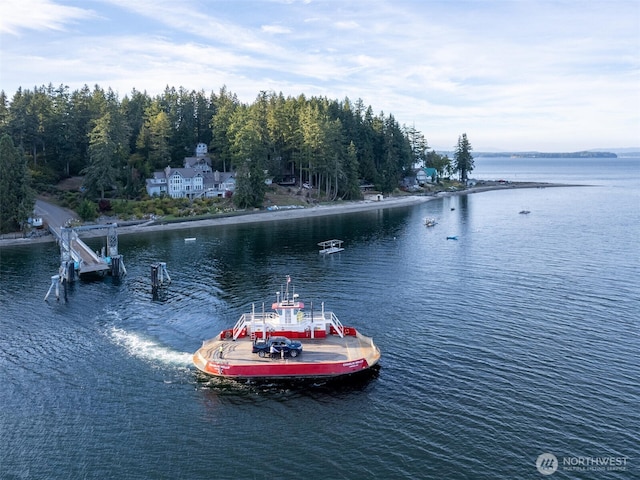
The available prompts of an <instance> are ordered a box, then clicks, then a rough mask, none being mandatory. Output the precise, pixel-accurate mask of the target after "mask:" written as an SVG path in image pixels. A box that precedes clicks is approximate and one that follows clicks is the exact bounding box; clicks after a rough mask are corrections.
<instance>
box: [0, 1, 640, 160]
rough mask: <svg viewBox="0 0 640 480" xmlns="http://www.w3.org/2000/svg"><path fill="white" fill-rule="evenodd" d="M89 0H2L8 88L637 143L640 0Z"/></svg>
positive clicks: (449, 136)
mask: <svg viewBox="0 0 640 480" xmlns="http://www.w3.org/2000/svg"><path fill="white" fill-rule="evenodd" d="M77 5H78V4H77V3H76V2H72V1H71V0H57V1H54V0H30V1H24V2H15V1H14V0H10V1H7V0H5V1H4V2H3V3H2V4H0V31H1V32H2V42H3V55H2V59H1V60H0V61H2V70H3V76H2V83H3V85H2V86H1V87H2V88H3V89H4V90H5V92H6V93H7V94H8V95H9V96H11V94H12V92H13V91H15V90H16V89H17V87H19V86H22V87H24V88H30V87H32V86H34V85H41V84H47V83H49V82H52V83H54V84H59V83H64V84H68V85H70V86H71V87H72V88H75V87H77V86H81V85H83V84H85V83H86V84H89V85H92V84H93V83H99V84H100V85H102V86H103V87H105V88H107V87H112V88H113V89H114V90H118V91H119V92H120V94H121V95H122V94H124V93H127V92H129V91H130V90H131V89H132V88H136V89H138V90H146V91H147V92H149V93H150V94H152V95H153V94H156V93H160V92H161V91H162V90H164V88H165V86H167V85H169V86H175V87H179V86H184V87H185V88H188V89H204V90H207V91H210V90H213V91H217V90H218V89H219V88H220V87H221V86H222V85H227V87H228V88H229V90H231V91H233V92H234V93H237V94H238V96H239V98H241V99H242V100H243V101H252V100H253V99H255V96H256V95H257V94H258V92H259V91H260V90H274V91H276V92H280V91H282V92H283V93H284V94H285V95H292V96H297V95H299V94H300V93H304V94H305V95H307V96H312V95H324V96H327V97H329V98H337V99H342V98H344V97H347V96H348V97H349V98H351V99H352V100H355V99H358V98H362V99H363V101H364V102H365V104H367V105H371V106H372V108H373V109H374V111H375V112H376V113H378V112H380V111H384V112H385V113H386V114H390V113H392V114H394V116H395V118H396V119H397V120H398V121H399V122H400V123H406V124H414V123H415V126H416V128H418V129H419V130H421V131H423V133H424V134H425V135H426V137H427V139H428V140H429V142H430V144H431V145H433V146H440V145H442V146H444V147H450V146H451V145H453V144H455V141H456V140H457V137H458V135H459V134H460V133H462V132H466V133H467V134H468V135H469V138H470V141H471V142H472V144H474V148H475V149H476V150H478V149H481V148H482V147H483V146H503V145H505V146H506V144H509V145H508V147H506V148H516V146H517V145H518V144H522V149H536V148H538V149H544V145H565V149H567V150H579V149H583V148H590V147H596V146H602V145H612V146H615V145H617V144H624V145H628V144H632V143H634V142H635V143H637V139H638V133H639V132H640V117H639V115H640V114H639V113H638V111H640V108H634V107H640V87H638V85H640V45H639V39H638V24H637V19H638V17H639V15H640V4H638V3H637V2H635V1H631V0H629V1H626V0H619V1H611V2H587V3H585V2H581V1H578V0H567V1H564V2H547V1H537V0H536V1H529V0H522V1H518V2H510V1H498V0H494V1H491V0H479V1H475V2H467V3H464V4H460V3H458V2H435V1H433V2H431V1H429V2H423V1H419V0H415V1H413V0H396V1H393V2H391V1H389V2H386V1H383V0H379V1H376V2H370V1H366V0H354V1H350V2H304V1H303V2H299V1H290V2H289V1H264V2H252V3H251V4H249V3H247V2H225V3H221V2H210V1H204V0H183V1H180V2H175V1H168V0H137V1H134V2H131V1H130V0H102V1H95V2H91V3H88V5H90V6H91V8H92V9H93V10H92V11H91V10H83V9H81V8H78V7H77ZM83 5H84V4H83ZM223 6H224V8H223ZM36 7H37V8H36ZM27 11H29V14H26V13H25V12H27ZM17 35H19V36H17ZM529 142H530V143H529ZM525 144H526V145H525ZM536 145H537V147H536Z"/></svg>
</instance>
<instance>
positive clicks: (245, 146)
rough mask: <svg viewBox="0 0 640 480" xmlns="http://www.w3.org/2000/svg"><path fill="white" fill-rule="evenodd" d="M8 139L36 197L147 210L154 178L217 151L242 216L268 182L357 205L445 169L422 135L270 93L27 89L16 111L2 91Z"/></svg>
mask: <svg viewBox="0 0 640 480" xmlns="http://www.w3.org/2000/svg"><path fill="white" fill-rule="evenodd" d="M2 134H8V135H9V137H10V138H11V139H12V140H13V143H14V145H15V146H16V147H17V148H19V149H20V151H21V152H23V154H24V156H25V159H26V162H27V165H28V168H29V171H30V172H31V176H32V178H33V181H34V185H35V186H36V188H37V189H44V188H47V186H51V185H55V184H56V183H57V182H58V181H59V180H61V179H63V178H66V177H70V176H75V175H84V187H85V188H86V189H87V190H86V192H87V194H88V195H90V196H93V197H94V198H96V197H97V196H100V197H101V198H103V197H104V196H105V194H107V193H110V194H111V195H112V196H116V197H120V198H132V199H135V198H141V197H142V196H144V187H145V179H146V178H147V177H150V176H151V174H152V172H153V171H155V170H160V169H162V168H164V167H166V166H167V165H170V166H172V167H181V166H182V164H183V159H184V157H187V156H193V155H194V149H195V146H196V144H198V143H205V144H207V145H208V147H209V156H210V157H211V159H212V161H213V165H212V167H213V169H214V170H216V169H217V170H220V171H236V172H237V182H238V190H237V191H236V195H234V197H237V198H236V203H237V204H239V205H240V206H243V205H244V206H249V205H255V206H259V204H260V202H261V200H262V192H261V190H263V189H264V178H265V175H269V176H274V177H279V176H289V177H295V178H296V179H297V180H298V181H299V182H300V183H303V182H310V183H311V184H313V185H314V186H315V187H317V188H318V189H319V191H320V192H322V194H323V195H326V198H329V199H331V198H338V197H339V198H344V199H354V198H359V197H360V189H359V185H360V182H366V183H369V184H374V185H376V187H377V188H378V189H379V190H381V191H383V192H389V191H392V190H394V189H395V188H397V186H398V182H399V180H400V179H401V178H402V177H403V176H404V175H406V174H407V172H408V171H409V170H410V169H411V168H412V167H413V166H414V165H427V166H431V165H428V164H429V161H428V154H431V157H432V159H433V160H434V163H437V162H435V160H437V159H435V158H434V157H433V154H434V152H428V149H429V147H428V144H427V141H426V139H425V137H424V135H422V133H420V132H418V131H416V130H415V128H407V127H406V126H400V124H399V123H398V122H397V121H396V119H395V118H394V117H393V115H385V114H384V113H382V112H381V113H379V114H374V113H373V110H372V107H371V106H365V105H364V104H363V102H362V100H357V101H355V102H352V101H350V100H349V99H344V100H341V101H338V100H330V99H327V98H324V97H310V98H306V97H305V96H304V95H300V96H298V97H284V96H283V95H282V93H279V94H276V93H274V92H260V93H259V94H258V95H257V97H256V99H255V101H254V102H253V103H250V104H246V103H242V102H240V101H239V100H238V98H237V96H236V95H235V94H233V93H231V92H229V91H228V90H227V89H226V87H223V88H221V89H220V90H219V92H218V93H213V92H211V93H209V94H207V93H205V92H204V91H193V90H192V91H189V90H186V89H184V88H182V87H181V88H179V89H175V88H170V87H167V88H166V89H165V91H164V92H163V93H162V94H160V95H156V96H150V95H148V94H147V93H146V92H140V91H137V90H135V89H134V90H133V91H132V92H131V93H130V94H127V95H125V96H124V97H123V98H122V99H120V98H119V97H118V95H117V94H116V93H115V92H113V91H112V90H111V89H110V88H109V89H107V90H104V89H103V88H101V87H99V86H97V85H96V86H95V87H94V88H93V89H91V88H89V87H88V86H86V85H85V86H84V87H83V88H81V89H79V90H74V91H70V90H69V88H68V87H66V86H64V85H61V86H59V87H54V86H53V85H49V86H46V87H45V86H42V87H38V88H34V89H33V90H28V89H19V90H18V91H17V92H16V93H15V94H14V95H13V97H12V98H11V99H10V100H9V98H8V97H7V96H6V94H5V92H4V91H2V92H0V136H2ZM3 173H4V172H3ZM7 174H10V173H9V172H7Z"/></svg>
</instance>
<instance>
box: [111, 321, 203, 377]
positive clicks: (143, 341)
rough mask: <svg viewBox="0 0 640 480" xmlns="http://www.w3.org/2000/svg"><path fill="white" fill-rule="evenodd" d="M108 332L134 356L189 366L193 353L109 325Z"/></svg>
mask: <svg viewBox="0 0 640 480" xmlns="http://www.w3.org/2000/svg"><path fill="white" fill-rule="evenodd" d="M108 334H109V337H111V339H112V340H113V341H114V342H115V343H116V344H117V345H120V346H122V347H124V348H125V349H126V350H127V352H129V354H130V355H132V356H134V357H137V358H141V359H143V360H147V361H154V362H158V361H159V362H161V363H163V364H165V365H173V366H178V367H191V357H192V355H193V354H191V353H185V352H178V351H175V350H172V349H171V348H169V347H166V346H164V345H160V344H159V343H158V342H155V341H153V340H150V339H148V338H144V337H142V336H141V335H139V334H137V333H133V332H128V331H126V330H123V329H121V328H117V327H111V329H110V330H109V332H108Z"/></svg>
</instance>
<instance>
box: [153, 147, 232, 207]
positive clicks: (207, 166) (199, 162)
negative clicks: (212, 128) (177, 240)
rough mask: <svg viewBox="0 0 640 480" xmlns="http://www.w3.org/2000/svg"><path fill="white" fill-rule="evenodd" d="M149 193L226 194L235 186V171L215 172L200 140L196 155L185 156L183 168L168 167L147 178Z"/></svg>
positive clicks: (169, 194)
mask: <svg viewBox="0 0 640 480" xmlns="http://www.w3.org/2000/svg"><path fill="white" fill-rule="evenodd" d="M146 183H147V193H148V194H149V196H154V195H168V196H170V197H171V198H184V197H187V198H198V197H225V196H229V195H231V194H233V192H234V190H235V188H236V180H235V174H234V173H230V172H218V171H217V170H216V171H215V172H213V171H212V169H211V159H210V158H209V157H208V156H207V146H206V145H205V144H204V143H199V144H198V147H197V148H196V156H195V157H187V158H185V159H184V167H183V168H171V167H169V166H167V167H166V168H165V169H164V170H160V171H157V172H153V177H151V178H147V182H146Z"/></svg>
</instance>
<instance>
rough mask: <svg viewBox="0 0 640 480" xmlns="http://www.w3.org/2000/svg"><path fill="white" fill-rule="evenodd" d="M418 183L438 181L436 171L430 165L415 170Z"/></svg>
mask: <svg viewBox="0 0 640 480" xmlns="http://www.w3.org/2000/svg"><path fill="white" fill-rule="evenodd" d="M415 174H416V182H417V183H418V185H425V184H427V183H437V182H438V180H439V179H438V171H437V170H436V169H435V168H431V167H422V168H418V169H416V170H415Z"/></svg>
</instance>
